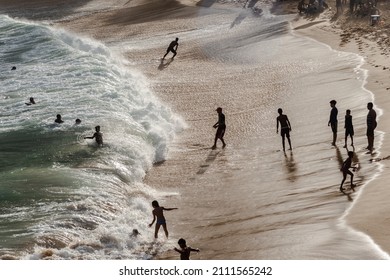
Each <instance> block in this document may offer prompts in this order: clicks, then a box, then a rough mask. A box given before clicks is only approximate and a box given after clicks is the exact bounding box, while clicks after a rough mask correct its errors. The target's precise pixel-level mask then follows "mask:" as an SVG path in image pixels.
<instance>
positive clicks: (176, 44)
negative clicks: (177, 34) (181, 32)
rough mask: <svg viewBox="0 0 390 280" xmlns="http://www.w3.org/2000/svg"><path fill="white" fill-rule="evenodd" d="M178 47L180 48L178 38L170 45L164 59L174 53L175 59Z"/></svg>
mask: <svg viewBox="0 0 390 280" xmlns="http://www.w3.org/2000/svg"><path fill="white" fill-rule="evenodd" d="M178 47H179V38H176V40H175V41H172V42H171V43H170V44H169V46H168V48H167V52H166V54H164V56H163V58H162V59H164V58H165V57H166V56H167V55H168V53H169V52H172V53H173V56H172V58H174V57H175V56H176V54H177V48H178Z"/></svg>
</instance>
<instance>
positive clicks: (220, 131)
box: [211, 107, 226, 150]
mask: <svg viewBox="0 0 390 280" xmlns="http://www.w3.org/2000/svg"><path fill="white" fill-rule="evenodd" d="M216 111H217V113H218V121H217V122H216V123H215V124H214V125H213V127H214V128H217V132H216V133H215V139H214V145H213V146H212V147H211V149H213V150H215V149H216V148H217V140H218V139H220V140H221V141H222V148H225V147H226V143H225V141H224V140H223V136H224V135H225V131H226V123H225V115H224V114H223V113H222V108H221V107H218V108H217V110H216Z"/></svg>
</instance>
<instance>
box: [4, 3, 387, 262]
mask: <svg viewBox="0 0 390 280" xmlns="http://www.w3.org/2000/svg"><path fill="white" fill-rule="evenodd" d="M146 2H147V4H145V5H144V6H142V5H140V4H141V3H143V2H142V1H136V0H134V1H116V2H115V6H114V7H112V6H110V5H109V3H107V2H106V1H99V0H95V1H91V2H89V3H88V5H87V6H86V7H84V8H83V10H84V11H85V13H83V14H82V16H80V17H76V18H74V17H72V18H71V19H66V20H60V21H58V22H57V25H59V26H64V27H65V28H67V29H70V30H73V31H74V32H77V33H81V34H84V35H88V36H91V37H94V38H95V39H98V40H102V41H104V42H106V43H107V44H112V45H114V43H117V42H120V41H121V40H122V39H124V38H129V37H132V38H134V40H135V41H138V42H141V41H143V42H145V44H146V45H147V44H148V40H147V37H150V36H161V42H162V43H161V44H160V45H155V46H154V45H147V52H145V51H144V50H143V49H142V46H140V47H139V49H136V47H135V45H122V46H121V47H120V48H118V51H124V52H125V53H128V55H129V59H130V60H131V61H133V62H134V63H135V64H136V67H137V68H141V69H142V71H143V72H144V73H145V74H146V75H147V76H148V77H149V78H150V79H151V80H152V81H153V85H152V86H153V88H154V90H155V92H156V93H157V94H158V96H159V97H160V99H162V100H163V101H164V102H166V103H167V104H169V106H171V107H172V108H173V110H175V111H176V112H178V113H179V114H180V115H182V116H183V117H184V119H185V120H186V122H187V124H188V126H189V129H187V130H185V131H184V132H183V133H182V134H180V135H179V137H178V138H177V139H176V141H175V143H174V145H173V147H172V150H171V152H170V155H169V158H168V159H167V161H165V162H164V163H161V164H159V165H156V166H155V167H154V168H153V169H152V170H151V171H150V172H149V173H148V175H147V177H146V178H145V182H146V183H147V184H148V185H151V186H158V188H160V189H165V190H167V193H170V194H171V195H168V196H166V197H164V198H161V200H162V203H161V204H162V205H164V206H167V207H179V209H184V210H183V211H177V212H175V213H174V214H173V213H172V214H171V213H169V214H168V215H167V217H168V220H169V227H170V231H171V236H172V239H174V240H176V239H178V238H180V237H185V238H186V239H187V240H188V244H189V245H190V246H193V247H201V249H204V250H202V253H201V254H194V255H193V257H192V259H197V258H201V259H213V258H219V259H256V258H257V257H258V252H257V248H256V247H253V246H252V244H251V242H250V241H251V238H253V240H256V232H255V231H253V232H249V233H248V228H251V226H250V224H251V223H253V228H255V227H256V220H255V219H251V218H250V216H251V215H250V213H251V211H255V210H254V205H251V202H253V199H254V197H256V194H255V193H253V192H251V190H250V189H249V188H246V186H249V185H256V184H259V183H261V182H260V181H261V179H259V178H258V176H257V174H256V172H257V170H256V168H255V167H254V166H251V163H253V162H257V159H256V156H257V151H258V150H259V149H261V148H262V147H259V148H258V147H257V145H259V139H258V136H257V134H258V133H260V132H264V128H263V127H262V126H261V125H260V123H261V121H262V118H263V115H262V112H259V108H261V109H262V110H264V108H266V110H267V107H266V106H267V104H264V99H263V98H258V94H259V90H258V87H259V85H262V83H264V81H262V80H258V79H257V76H256V70H257V69H256V67H255V66H253V65H252V66H251V67H247V68H246V71H245V72H243V71H242V69H243V68H242V65H239V66H235V65H234V63H233V65H231V64H229V68H228V69H227V67H226V63H225V62H223V61H220V60H218V59H213V58H212V57H210V55H209V53H207V52H206V53H205V52H204V48H203V47H202V46H201V45H200V44H199V43H198V42H197V41H195V40H194V41H185V40H183V44H181V45H180V49H179V54H180V56H179V55H178V57H177V58H176V59H175V60H174V61H171V60H169V59H167V60H166V61H164V62H161V61H160V58H161V56H162V55H163V53H162V52H164V51H165V47H163V48H162V47H161V45H164V44H168V43H169V41H170V40H171V39H173V38H174V37H176V36H177V34H179V37H180V38H183V39H185V38H186V36H187V34H186V31H190V30H192V29H194V28H199V29H202V27H203V26H204V27H206V24H205V23H204V22H203V21H202V16H203V15H204V16H207V15H208V14H209V11H207V9H205V8H204V7H210V6H213V9H220V11H221V12H220V13H218V12H216V11H213V13H215V16H214V20H215V21H218V20H219V17H223V18H225V19H226V17H230V18H231V23H232V24H235V23H239V21H240V20H242V18H240V16H241V17H245V14H244V15H243V14H241V13H240V11H241V9H242V7H241V6H237V7H234V6H229V7H226V6H224V5H219V4H218V3H215V2H216V1H191V0H186V1H180V2H179V1H161V0H157V1H146ZM146 2H145V3H146ZM23 3H24V1H12V5H22V4H23ZM36 3H37V4H38V6H39V5H42V1H40V2H36ZM30 4H31V3H30ZM45 4H46V3H45ZM136 5H138V8H137V9H134V8H133V7H134V6H136ZM184 5H188V6H184ZM202 5H203V6H204V7H202ZM97 7H99V9H97ZM163 7H164V8H163ZM162 9H163V10H162ZM229 13H230V15H229ZM70 15H71V13H70ZM200 15H202V16H200ZM237 15H239V16H237ZM183 19H185V20H183ZM190 19H191V20H190ZM208 20H210V19H209V18H208ZM323 20H325V21H323ZM307 23H308V22H306V21H304V20H299V21H297V22H293V27H300V28H298V29H297V30H296V32H299V33H300V34H303V35H305V36H310V37H312V38H314V39H317V40H319V41H323V42H325V43H326V44H328V45H330V46H332V47H333V48H336V49H341V50H345V51H351V52H357V53H361V54H362V55H363V56H367V59H368V64H367V67H368V69H369V76H370V78H369V84H368V85H367V87H368V89H370V90H371V91H372V92H374V94H375V105H376V106H378V107H380V108H381V109H382V110H383V115H381V116H380V118H379V122H378V128H377V130H378V131H383V132H387V130H386V127H388V126H387V125H386V124H387V121H386V112H387V111H388V108H389V106H390V105H389V103H388V101H387V100H386V95H387V94H388V90H387V89H386V87H388V85H386V75H388V72H387V71H388V70H387V71H386V70H383V68H384V67H389V65H385V64H384V63H385V59H383V56H381V55H380V50H379V49H377V48H376V46H375V45H373V46H372V48H371V47H366V48H365V49H361V50H360V49H359V45H360V43H359V42H353V41H352V42H350V43H349V44H345V45H343V46H340V45H339V42H340V36H339V35H340V34H337V30H336V32H334V30H333V29H331V28H329V26H330V24H329V22H328V21H327V19H326V18H325V19H321V20H319V22H318V24H313V22H311V23H310V24H307ZM167 30H169V31H167ZM161 34H164V35H161ZM204 43H207V40H205V42H204ZM361 44H365V42H364V41H362V42H361ZM381 58H382V59H381ZM145 61H146V62H145ZM377 65H378V67H376V66H377ZM130 67H131V66H130ZM216 73H220V74H219V75H218V78H216V77H215V74H216ZM211 74H213V77H212V78H211V76H210V75H211ZM274 78H275V79H277V77H274ZM237 92H240V94H237ZM265 103H267V101H266V102H265ZM219 106H221V107H223V108H224V113H225V114H226V116H227V122H228V128H227V134H226V142H227V148H226V149H225V150H222V149H220V145H221V144H220V143H219V148H218V149H217V150H216V151H212V150H210V147H211V146H212V144H213V137H214V133H215V131H214V129H213V128H212V125H213V124H214V123H215V122H216V119H217V115H216V112H215V108H217V107H219ZM264 106H265V107H264ZM272 109H273V108H269V110H270V112H272V113H271V114H274V112H273V111H272ZM272 119H273V118H272ZM273 126H274V124H272V127H273ZM273 134H274V131H272V137H269V138H268V139H265V141H266V144H267V145H272V147H277V148H279V149H280V147H279V145H280V139H279V138H280V137H275V136H274V135H273ZM377 139H379V137H377ZM267 141H268V142H267ZM272 141H277V142H276V143H277V144H275V143H272ZM297 144H299V143H297ZM293 145H294V144H293ZM376 146H377V142H376ZM377 147H378V146H377ZM378 148H379V147H378ZM273 149H275V148H273ZM231 151H234V152H231ZM388 151H389V143H388V140H387V139H386V137H385V138H384V141H383V143H382V146H381V147H380V151H379V153H378V154H377V155H376V156H375V158H384V157H386V156H387V155H389V153H388ZM380 164H382V165H383V167H382V168H383V170H384V171H385V170H386V169H387V168H388V167H387V164H388V161H386V160H382V161H380ZM286 166H287V168H288V167H290V168H291V169H293V168H294V166H293V165H292V164H291V163H290V164H289V163H287V164H286ZM291 174H294V171H293V170H292V173H291ZM387 176H388V175H386V173H385V172H382V173H381V175H380V176H378V177H377V178H376V179H375V180H373V181H372V182H370V183H369V184H368V185H367V186H365V187H364V189H361V190H360V191H359V195H358V199H355V202H354V203H353V204H352V208H351V209H350V210H349V213H348V215H347V221H348V224H350V225H351V226H353V227H354V228H356V229H358V230H361V231H363V232H365V233H367V234H369V235H370V236H371V237H372V238H373V239H374V240H375V242H377V244H379V245H380V246H381V247H382V248H383V249H384V250H385V251H387V252H390V242H388V241H387V240H386V232H387V231H386V228H387V224H386V222H387V221H388V220H389V219H388V215H389V214H388V213H389V211H387V207H388V206H387V203H386V201H385V199H384V198H385V197H386V193H387V192H388V191H387V190H385V187H386V184H385V182H386V180H387ZM239 187H240V188H239ZM241 187H242V188H241ZM178 193H180V196H179V195H177V194H178ZM232 197H233V198H236V199H234V200H232ZM218 198H220V199H218ZM246 202H249V204H246ZM348 205H350V204H348ZM373 205H375V207H373ZM191 209H196V210H191ZM367 209H370V210H369V211H367ZM240 212H245V213H247V216H248V217H246V218H245V217H244V218H243V217H240ZM248 213H249V214H248ZM236 218H237V219H240V220H241V221H240V222H244V220H245V219H246V221H245V222H246V223H247V224H249V226H248V227H247V228H240V227H238V226H236V225H235V224H234V223H232V219H233V220H234V219H236ZM238 224H239V223H238ZM212 227H214V228H218V229H219V231H220V232H224V231H225V229H226V232H229V234H221V235H220V236H216V235H215V234H214V233H211V232H210V231H209V229H210V228H212ZM259 230H260V231H261V230H264V231H265V230H266V229H259ZM242 231H244V232H242ZM245 231H246V232H245ZM242 235H245V236H246V237H245V239H244V240H242V238H241V237H240V236H242ZM173 244H174V245H176V244H175V242H173ZM221 244H222V245H221ZM202 246H203V248H202ZM270 247H272V246H270ZM270 250H272V248H270ZM161 258H168V259H170V258H177V256H176V254H175V253H173V252H166V253H165V254H162V256H161Z"/></svg>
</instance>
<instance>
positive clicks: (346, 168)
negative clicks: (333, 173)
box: [340, 151, 356, 194]
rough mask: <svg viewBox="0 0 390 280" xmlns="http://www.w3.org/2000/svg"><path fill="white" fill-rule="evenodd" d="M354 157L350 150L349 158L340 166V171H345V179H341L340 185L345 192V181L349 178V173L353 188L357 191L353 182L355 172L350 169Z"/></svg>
mask: <svg viewBox="0 0 390 280" xmlns="http://www.w3.org/2000/svg"><path fill="white" fill-rule="evenodd" d="M352 158H353V152H352V151H349V152H348V158H347V159H346V160H345V161H344V162H343V166H342V167H341V168H340V171H342V172H343V180H342V181H341V185H340V191H341V192H342V193H344V194H345V192H344V188H343V184H344V182H345V179H347V175H350V176H351V189H352V190H353V191H355V189H354V188H355V187H356V185H355V184H354V183H353V173H352V172H351V171H350V170H349V169H350V168H351V165H352ZM353 170H354V171H355V168H354V167H353Z"/></svg>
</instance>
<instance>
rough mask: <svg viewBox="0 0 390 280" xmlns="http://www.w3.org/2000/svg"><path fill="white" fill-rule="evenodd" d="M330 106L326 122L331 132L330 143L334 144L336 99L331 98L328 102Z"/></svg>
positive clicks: (335, 136) (335, 137) (335, 138)
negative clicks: (331, 139) (331, 140)
mask: <svg viewBox="0 0 390 280" xmlns="http://www.w3.org/2000/svg"><path fill="white" fill-rule="evenodd" d="M329 103H330V107H332V109H331V110H330V117H329V122H328V126H330V127H331V128H332V132H333V142H332V145H333V146H336V140H337V114H338V110H337V108H336V103H337V102H336V100H331V101H330V102H329Z"/></svg>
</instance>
